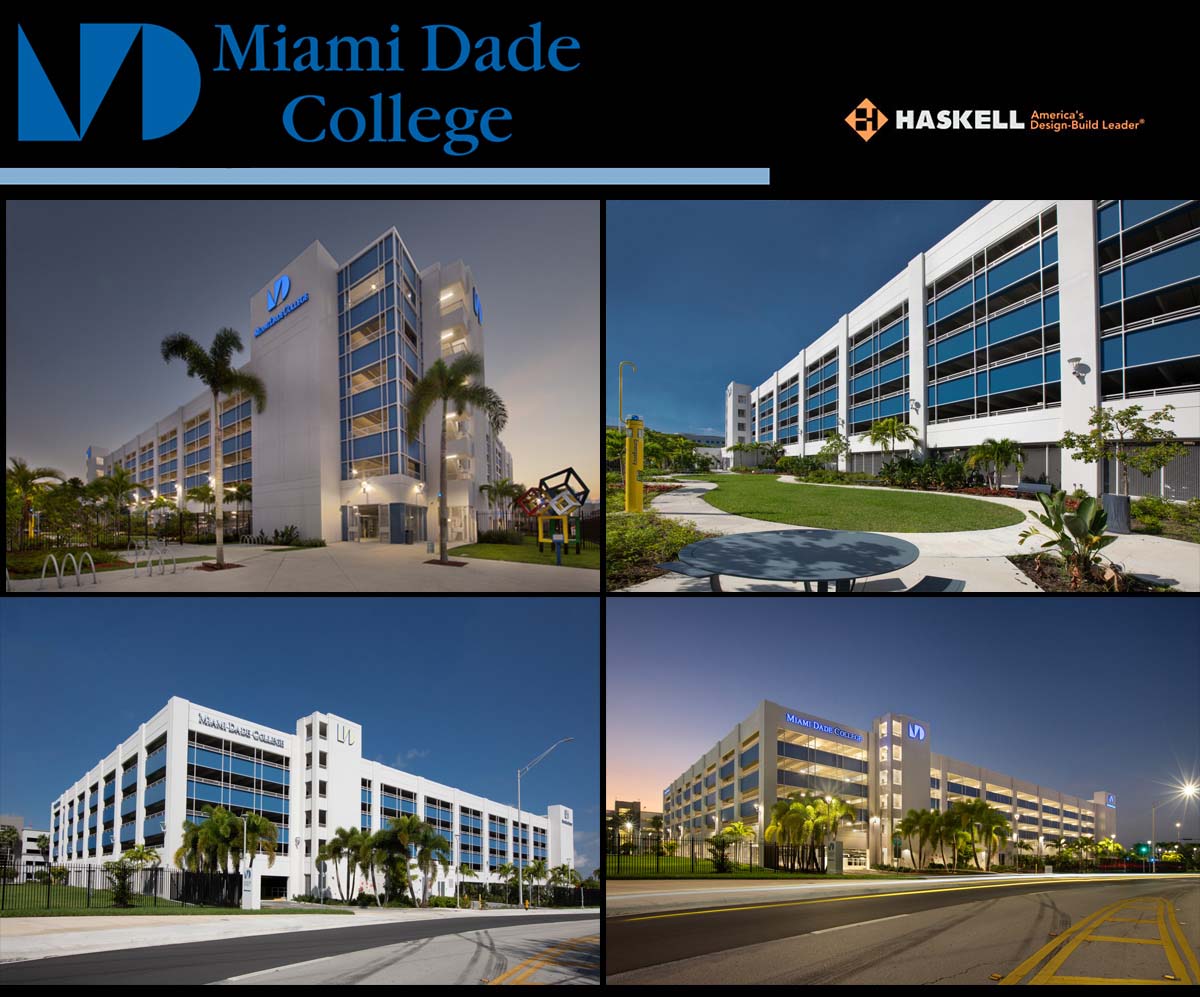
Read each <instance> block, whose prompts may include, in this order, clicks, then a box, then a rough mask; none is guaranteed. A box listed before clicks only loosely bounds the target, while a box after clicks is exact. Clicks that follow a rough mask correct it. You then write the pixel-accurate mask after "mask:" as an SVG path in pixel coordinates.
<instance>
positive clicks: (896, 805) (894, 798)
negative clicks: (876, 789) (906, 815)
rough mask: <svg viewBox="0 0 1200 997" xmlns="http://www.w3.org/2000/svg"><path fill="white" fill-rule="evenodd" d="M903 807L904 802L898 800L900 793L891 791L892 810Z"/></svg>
mask: <svg viewBox="0 0 1200 997" xmlns="http://www.w3.org/2000/svg"><path fill="white" fill-rule="evenodd" d="M903 808H904V804H903V803H901V802H900V794H899V793H893V794H892V809H893V810H901V809H903Z"/></svg>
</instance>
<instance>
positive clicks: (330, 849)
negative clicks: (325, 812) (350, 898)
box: [317, 827, 350, 900]
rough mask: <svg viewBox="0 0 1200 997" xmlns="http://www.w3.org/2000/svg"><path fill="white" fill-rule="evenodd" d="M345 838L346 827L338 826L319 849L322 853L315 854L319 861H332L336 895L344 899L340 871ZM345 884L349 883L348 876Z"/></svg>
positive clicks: (344, 852) (344, 850) (344, 849)
mask: <svg viewBox="0 0 1200 997" xmlns="http://www.w3.org/2000/svg"><path fill="white" fill-rule="evenodd" d="M345 840H346V829H345V828H344V827H339V828H338V829H337V830H336V831H334V832H333V837H332V838H330V839H329V840H328V841H326V842H325V847H324V848H323V849H321V851H322V852H323V853H324V854H323V855H318V856H317V857H318V858H319V859H320V860H321V861H324V862H332V863H333V876H334V879H335V881H336V882H337V888H338V896H339V897H340V898H341V899H342V900H345V899H346V894H345V892H343V890H342V871H341V861H342V857H343V856H344V855H345V854H346V848H345V844H344V842H345ZM346 885H347V886H349V885H350V877H349V876H347V877H346Z"/></svg>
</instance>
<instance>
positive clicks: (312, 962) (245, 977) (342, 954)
mask: <svg viewBox="0 0 1200 997" xmlns="http://www.w3.org/2000/svg"><path fill="white" fill-rule="evenodd" d="M358 951H362V950H361V949H360V950H358ZM349 954H353V953H349ZM346 955H347V953H345V952H340V953H338V954H337V955H324V956H321V958H319V959H306V960H305V961H304V962H289V963H287V964H286V965H283V966H272V967H271V968H270V969H259V970H255V971H254V972H253V973H242V975H241V976H227V977H226V978H225V979H223V980H213V981H212V983H214V984H215V983H235V982H237V981H238V980H248V979H250V977H252V976H265V975H266V974H267V973H279V972H282V971H283V970H285V969H297V968H298V967H300V966H315V965H316V964H317V963H318V962H328V961H329V960H330V959H344V958H345V957H346ZM209 986H212V984H209Z"/></svg>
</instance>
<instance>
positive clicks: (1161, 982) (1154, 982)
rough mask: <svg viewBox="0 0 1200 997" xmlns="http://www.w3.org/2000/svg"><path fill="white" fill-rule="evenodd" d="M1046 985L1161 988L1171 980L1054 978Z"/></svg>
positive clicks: (1106, 977) (1103, 977) (1107, 977)
mask: <svg viewBox="0 0 1200 997" xmlns="http://www.w3.org/2000/svg"><path fill="white" fill-rule="evenodd" d="M1046 982H1047V983H1065V984H1067V985H1068V986H1069V985H1071V984H1081V983H1082V984H1087V985H1092V986H1095V985H1096V984H1100V985H1104V984H1106V983H1109V984H1111V983H1117V984H1121V985H1125V986H1127V985H1129V984H1130V983H1140V984H1142V985H1143V986H1150V985H1154V986H1161V985H1164V984H1170V983H1173V982H1174V981H1173V980H1136V979H1133V978H1132V977H1128V978H1125V977H1115V976H1056V977H1054V979H1052V980H1047V981H1046Z"/></svg>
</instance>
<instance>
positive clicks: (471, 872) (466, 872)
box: [458, 862, 479, 896]
mask: <svg viewBox="0 0 1200 997" xmlns="http://www.w3.org/2000/svg"><path fill="white" fill-rule="evenodd" d="M458 875H459V877H460V878H462V879H478V878H479V873H477V872H476V871H475V867H474V866H472V865H471V864H470V863H467V862H463V863H462V864H461V865H460V866H459V867H458ZM463 895H464V896H466V894H465V893H464V894H463Z"/></svg>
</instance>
